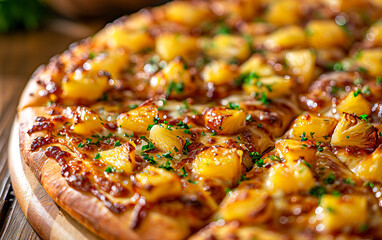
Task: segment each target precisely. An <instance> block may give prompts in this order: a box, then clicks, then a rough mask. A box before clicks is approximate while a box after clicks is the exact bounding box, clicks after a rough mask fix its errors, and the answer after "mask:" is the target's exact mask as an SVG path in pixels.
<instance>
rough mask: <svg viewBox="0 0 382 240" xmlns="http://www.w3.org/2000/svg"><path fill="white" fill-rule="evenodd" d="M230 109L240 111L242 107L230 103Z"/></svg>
mask: <svg viewBox="0 0 382 240" xmlns="http://www.w3.org/2000/svg"><path fill="white" fill-rule="evenodd" d="M228 107H229V108H230V109H234V110H240V105H239V104H238V103H233V102H229V103H228Z"/></svg>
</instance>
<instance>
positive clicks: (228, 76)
mask: <svg viewBox="0 0 382 240" xmlns="http://www.w3.org/2000/svg"><path fill="white" fill-rule="evenodd" d="M201 74H202V78H203V80H204V81H206V82H212V83H213V84H215V85H224V84H229V83H232V82H233V80H234V79H235V78H236V77H237V76H238V72H237V68H236V67H235V66H234V65H231V64H228V63H226V62H224V61H219V60H218V61H213V62H211V63H210V64H208V65H207V66H206V67H205V68H204V69H203V71H202V73H201Z"/></svg>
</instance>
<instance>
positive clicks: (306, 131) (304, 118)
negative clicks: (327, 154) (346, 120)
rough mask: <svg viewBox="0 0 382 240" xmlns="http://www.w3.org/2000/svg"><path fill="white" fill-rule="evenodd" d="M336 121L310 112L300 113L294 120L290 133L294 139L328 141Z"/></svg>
mask: <svg viewBox="0 0 382 240" xmlns="http://www.w3.org/2000/svg"><path fill="white" fill-rule="evenodd" d="M336 124H337V121H336V120H335V119H333V118H328V117H317V116H314V115H311V114H301V115H300V116H298V118H297V119H296V120H295V121H294V123H293V125H292V128H291V131H290V135H291V137H292V138H294V139H301V137H304V136H305V137H306V138H307V139H310V140H314V141H318V142H329V141H330V136H331V135H332V133H333V130H334V128H335V127H336Z"/></svg>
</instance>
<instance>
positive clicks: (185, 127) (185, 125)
mask: <svg viewBox="0 0 382 240" xmlns="http://www.w3.org/2000/svg"><path fill="white" fill-rule="evenodd" d="M176 126H178V127H179V128H182V129H190V126H188V125H187V124H185V123H184V122H183V121H180V122H179V123H177V124H176Z"/></svg>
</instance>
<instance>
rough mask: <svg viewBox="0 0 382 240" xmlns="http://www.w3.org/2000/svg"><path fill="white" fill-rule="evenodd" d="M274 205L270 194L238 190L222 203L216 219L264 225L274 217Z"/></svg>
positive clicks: (252, 190) (259, 191) (251, 190)
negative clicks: (263, 223)
mask: <svg viewBox="0 0 382 240" xmlns="http://www.w3.org/2000/svg"><path fill="white" fill-rule="evenodd" d="M272 209H273V204H272V201H270V196H269V194H268V193H267V192H266V191H264V190H258V189H240V190H239V189H237V190H235V191H233V192H231V193H230V194H229V195H228V197H227V198H226V199H225V200H224V201H223V202H222V203H221V205H220V208H219V211H218V212H217V213H216V218H222V219H224V220H225V221H233V220H239V221H243V222H245V223H252V224H255V223H262V222H265V221H266V220H268V219H269V218H270V217H271V215H272Z"/></svg>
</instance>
